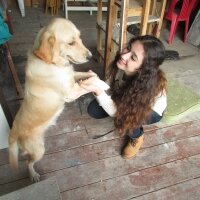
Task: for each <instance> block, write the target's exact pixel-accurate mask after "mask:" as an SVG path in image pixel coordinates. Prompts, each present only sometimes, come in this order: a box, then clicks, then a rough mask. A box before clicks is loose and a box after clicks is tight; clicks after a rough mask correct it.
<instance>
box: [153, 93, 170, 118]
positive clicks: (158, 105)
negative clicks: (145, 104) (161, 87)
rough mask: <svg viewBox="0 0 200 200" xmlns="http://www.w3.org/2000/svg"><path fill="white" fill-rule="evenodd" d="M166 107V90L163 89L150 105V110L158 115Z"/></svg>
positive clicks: (161, 113)
mask: <svg viewBox="0 0 200 200" xmlns="http://www.w3.org/2000/svg"><path fill="white" fill-rule="evenodd" d="M166 107H167V95H166V92H165V91H163V92H162V93H160V94H159V95H158V96H157V97H156V99H155V102H154V105H153V106H152V110H154V111H155V112H157V113H158V114H159V115H160V116H162V115H163V112H164V110H165V109H166Z"/></svg>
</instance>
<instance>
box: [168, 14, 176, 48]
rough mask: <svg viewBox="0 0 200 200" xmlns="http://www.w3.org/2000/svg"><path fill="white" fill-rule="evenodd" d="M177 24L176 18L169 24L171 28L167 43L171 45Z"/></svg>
mask: <svg viewBox="0 0 200 200" xmlns="http://www.w3.org/2000/svg"><path fill="white" fill-rule="evenodd" d="M176 24H177V17H176V18H174V19H173V20H172V22H171V27H170V32H169V38H168V43H169V44H171V43H172V41H173V39H174V35H175V33H176V30H175V29H176V26H177V25H176Z"/></svg>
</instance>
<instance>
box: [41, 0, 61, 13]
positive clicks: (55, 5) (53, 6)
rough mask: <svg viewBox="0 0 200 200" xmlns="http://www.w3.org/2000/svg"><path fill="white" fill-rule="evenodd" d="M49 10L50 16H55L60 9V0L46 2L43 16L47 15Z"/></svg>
mask: <svg viewBox="0 0 200 200" xmlns="http://www.w3.org/2000/svg"><path fill="white" fill-rule="evenodd" d="M49 8H50V14H51V15H57V14H58V10H59V8H60V0H46V7H45V14H47V12H48V9H49Z"/></svg>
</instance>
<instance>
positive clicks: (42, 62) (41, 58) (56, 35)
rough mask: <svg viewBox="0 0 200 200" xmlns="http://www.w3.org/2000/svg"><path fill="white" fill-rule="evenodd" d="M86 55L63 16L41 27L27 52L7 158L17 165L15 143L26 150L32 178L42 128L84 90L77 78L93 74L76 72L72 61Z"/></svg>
mask: <svg viewBox="0 0 200 200" xmlns="http://www.w3.org/2000/svg"><path fill="white" fill-rule="evenodd" d="M89 57H91V53H90V51H89V50H88V49H87V48H86V47H85V46H84V45H83V43H82V41H81V39H80V32H79V31H78V29H77V28H76V27H75V25H74V24H73V23H72V22H70V21H68V20H66V19H62V18H56V19H53V20H52V21H51V22H50V23H49V25H48V26H46V27H44V28H42V29H41V31H40V32H39V33H38V35H37V37H36V40H35V43H34V46H33V49H32V50H31V51H30V52H29V54H28V61H27V64H26V81H25V95H24V100H23V103H22V105H21V107H20V109H19V111H18V113H17V115H16V117H15V120H14V122H13V126H12V129H11V131H10V134H9V159H10V163H11V166H12V167H13V168H17V163H18V161H17V160H18V147H19V148H20V149H21V150H22V151H23V152H24V153H26V154H28V158H29V160H28V168H29V173H30V177H31V179H32V180H33V181H39V174H38V173H37V172H36V171H35V170H34V167H33V165H34V163H35V162H37V161H38V160H40V159H41V158H42V157H43V155H44V151H45V148H44V132H45V130H46V129H47V128H48V127H49V126H50V125H52V124H54V123H55V121H56V119H57V117H58V116H59V115H60V113H61V112H62V110H63V108H64V104H65V102H71V101H73V100H75V99H77V98H78V97H80V96H81V95H83V94H86V93H87V91H86V90H84V89H83V88H81V87H79V85H78V83H77V82H76V81H77V80H78V79H85V78H88V77H90V76H93V75H94V73H93V72H75V71H74V70H73V66H72V64H71V63H76V64H78V63H79V64H80V63H84V62H86V61H87V59H88V58H89Z"/></svg>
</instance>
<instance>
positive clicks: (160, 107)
mask: <svg viewBox="0 0 200 200" xmlns="http://www.w3.org/2000/svg"><path fill="white" fill-rule="evenodd" d="M118 78H120V77H119V76H118ZM104 84H106V83H105V82H104ZM104 88H105V87H104ZM108 88H109V85H108V84H107V89H108ZM95 97H96V99H97V101H98V103H99V105H100V106H102V108H103V109H104V110H105V111H106V112H107V113H108V115H109V116H111V117H114V116H115V113H116V111H117V108H116V106H115V103H114V101H113V100H112V99H111V96H110V95H108V94H107V93H106V92H105V90H104V91H103V92H102V93H101V94H100V95H98V96H95ZM166 107H167V95H166V92H165V91H163V92H161V93H160V94H159V95H158V96H157V97H156V98H155V101H154V104H153V105H152V106H151V108H152V110H153V111H155V112H156V113H158V114H159V115H160V116H162V115H163V112H164V110H165V109H166Z"/></svg>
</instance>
